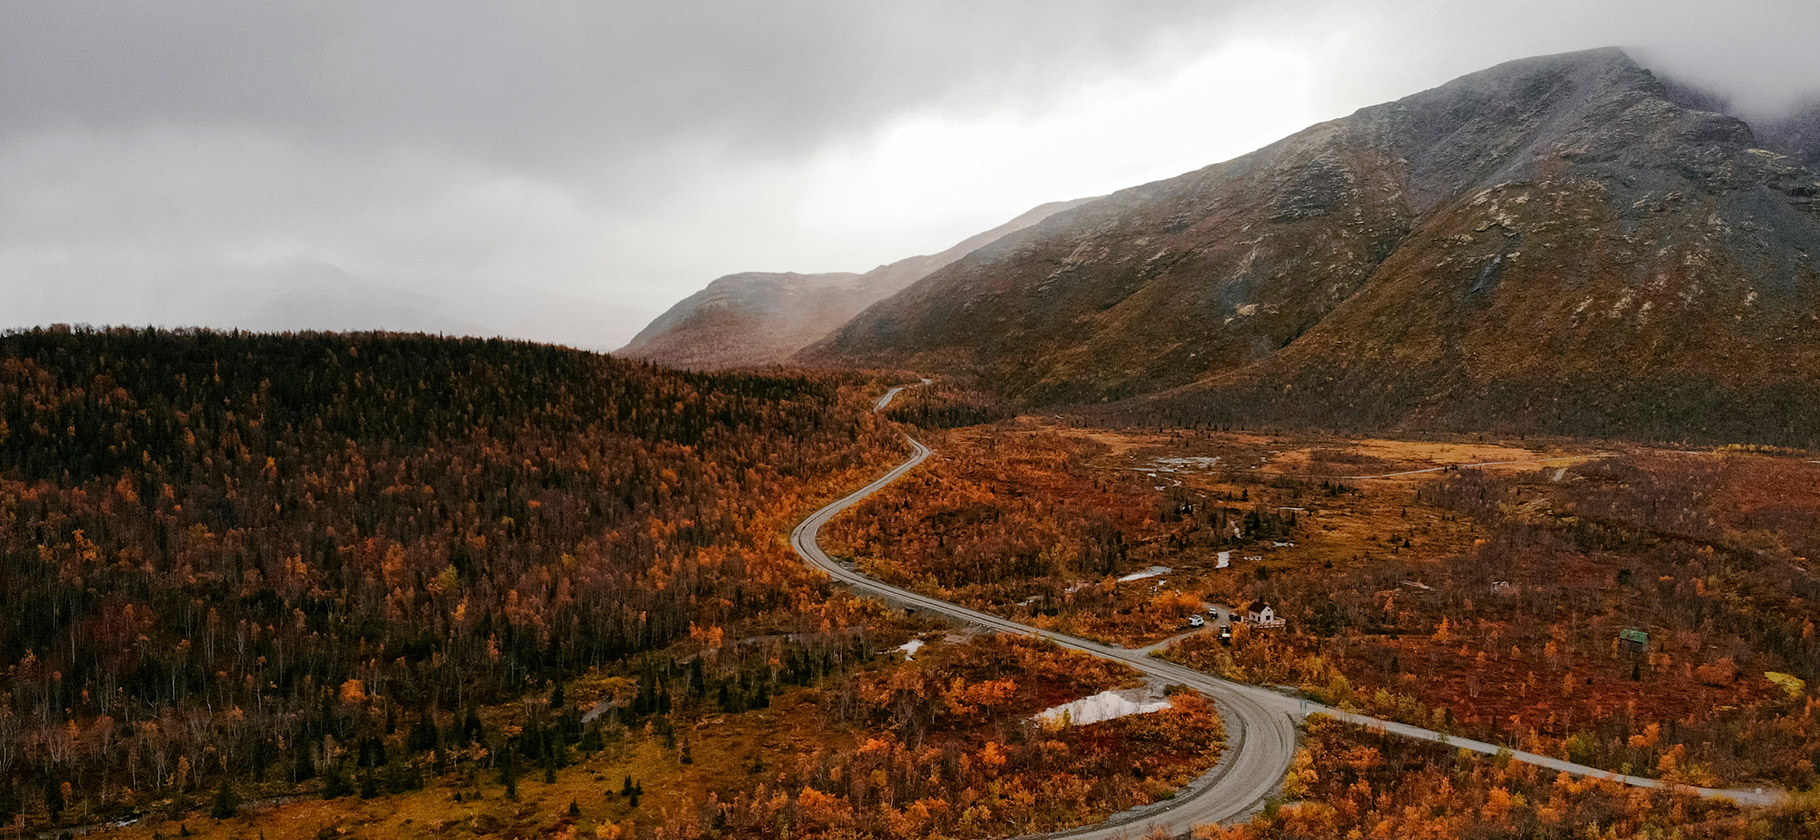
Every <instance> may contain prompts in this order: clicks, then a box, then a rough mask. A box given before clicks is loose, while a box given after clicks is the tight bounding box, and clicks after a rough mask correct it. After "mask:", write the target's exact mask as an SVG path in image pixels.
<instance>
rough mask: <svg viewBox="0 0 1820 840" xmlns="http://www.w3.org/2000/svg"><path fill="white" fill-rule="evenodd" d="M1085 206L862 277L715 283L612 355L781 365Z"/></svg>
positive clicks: (1037, 215)
mask: <svg viewBox="0 0 1820 840" xmlns="http://www.w3.org/2000/svg"><path fill="white" fill-rule="evenodd" d="M1083 201H1084V200H1080V201H1056V202H1050V203H1048V204H1043V205H1040V206H1037V207H1035V208H1032V209H1031V210H1028V211H1026V212H1024V213H1023V214H1021V215H1019V216H1018V217H1017V218H1015V219H1012V220H1011V221H1009V222H1006V223H1005V224H1002V225H999V226H998V227H995V228H993V229H991V230H988V231H985V232H983V233H979V234H976V235H974V236H971V237H968V238H967V239H965V240H962V241H961V242H960V243H958V244H956V245H954V246H953V247H951V248H949V249H947V250H945V251H942V252H940V253H937V254H929V255H925V256H917V257H909V258H907V259H902V260H898V261H897V262H894V263H889V264H887V265H881V266H879V267H877V268H874V269H872V270H871V271H868V272H866V273H865V274H852V273H846V272H837V273H830V274H798V273H795V272H765V271H753V272H743V273H739V274H729V275H726V276H724V277H720V278H716V279H715V280H714V281H712V282H710V283H709V284H708V285H707V287H706V288H704V289H702V290H701V291H699V292H696V293H695V294H693V295H690V296H689V297H687V298H684V299H683V300H682V301H681V302H679V303H677V304H676V305H675V306H672V307H671V308H670V309H669V310H668V311H666V312H664V313H663V314H662V315H659V316H658V317H657V318H656V319H655V320H653V321H652V322H651V323H650V324H649V325H647V326H646V327H645V328H644V329H643V330H641V331H639V333H638V335H636V336H634V337H633V339H632V341H631V342H630V343H628V344H627V345H626V346H625V347H623V348H621V349H620V350H618V351H617V352H618V353H619V354H620V355H624V356H630V357H634V358H641V359H649V360H652V361H657V362H661V363H664V364H668V365H673V366H677V367H690V368H704V369H714V368H729V367H748V366H755V365H765V364H777V363H781V362H784V361H786V360H787V359H789V358H790V356H791V354H793V353H795V352H797V351H798V350H800V349H802V348H803V347H805V346H808V345H809V344H810V343H811V342H813V341H815V340H816V339H819V338H821V337H823V336H825V335H827V334H828V333H829V332H831V331H833V330H834V329H835V328H836V327H839V326H840V325H841V324H843V323H845V322H846V321H847V320H848V319H849V318H852V317H853V316H854V315H856V314H858V313H859V312H860V310H862V309H864V308H866V306H868V305H870V304H872V303H873V302H875V301H878V300H880V299H882V298H884V297H886V296H888V295H891V294H893V293H896V292H897V291H899V290H901V289H903V288H904V287H905V286H908V285H910V284H911V283H914V282H916V281H917V280H920V279H922V278H923V277H924V276H926V275H928V274H929V273H930V272H932V271H935V270H936V269H939V268H941V267H942V266H945V265H947V264H949V263H951V262H954V261H955V260H957V259H960V258H961V257H963V256H966V255H967V254H968V253H971V252H972V251H974V250H975V249H977V248H980V247H983V246H985V245H987V244H990V243H991V242H993V241H995V240H997V239H999V238H1000V237H1003V236H1005V235H1006V234H1008V233H1011V232H1013V231H1017V230H1022V229H1023V228H1025V227H1028V226H1030V225H1033V224H1036V223H1037V222H1040V221H1042V220H1043V219H1045V218H1047V217H1048V216H1050V215H1051V214H1054V213H1056V212H1059V211H1061V210H1065V209H1068V208H1070V207H1074V206H1078V205H1079V204H1081V203H1083Z"/></svg>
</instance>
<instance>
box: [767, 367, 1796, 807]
mask: <svg viewBox="0 0 1820 840" xmlns="http://www.w3.org/2000/svg"><path fill="white" fill-rule="evenodd" d="M928 382H929V380H927V379H924V380H923V384H928ZM905 387H907V386H902V385H900V386H897V387H894V388H892V389H891V390H889V391H887V392H886V393H885V395H884V396H883V397H880V398H879V401H878V403H877V404H876V405H875V406H874V408H873V410H874V411H883V410H884V409H885V408H886V406H889V405H890V404H891V399H892V398H893V397H895V396H897V394H898V393H899V392H901V391H902V390H904V388H905ZM904 439H905V440H906V441H908V442H909V444H910V447H911V450H912V452H911V455H910V459H909V460H907V461H905V462H903V463H902V464H899V465H897V466H896V467H895V468H893V469H892V470H891V471H890V472H888V473H885V474H884V475H882V476H879V477H878V479H877V480H875V481H873V482H872V483H871V484H868V485H866V486H864V487H861V488H860V489H858V490H855V491H854V492H852V493H850V494H848V495H847V496H845V497H843V498H841V499H839V500H838V501H835V502H832V503H830V504H829V505H828V506H826V507H824V508H822V509H821V510H818V511H816V512H814V513H812V514H810V515H809V518H807V519H804V520H803V521H802V523H801V524H799V525H797V526H796V528H795V530H793V531H791V532H790V545H791V546H792V547H793V548H795V549H796V553H797V554H798V555H801V556H802V558H803V559H804V560H805V561H807V562H808V563H809V564H810V565H813V566H815V567H816V568H818V569H821V570H822V571H824V572H827V573H828V575H829V576H830V577H832V578H834V579H835V580H836V581H838V582H840V583H843V584H845V585H847V586H848V587H850V588H852V589H853V590H855V591H857V592H861V593H864V594H868V595H873V596H876V597H879V598H882V599H884V600H886V601H889V602H892V603H896V604H901V605H903V606H907V607H913V608H916V609H921V610H928V611H930V612H934V613H939V614H942V615H946V616H949V617H951V618H955V619H959V620H961V621H965V622H968V623H972V624H977V625H979V626H981V627H986V628H989V629H992V630H997V631H1000V632H1004V633H1017V634H1019V635H1025V636H1036V637H1039V638H1044V639H1049V640H1050V641H1053V642H1055V643H1056V644H1057V645H1059V646H1061V647H1064V648H1068V649H1070V650H1078V651H1081V652H1084V653H1088V654H1092V655H1094V656H1098V657H1100V658H1102V659H1110V660H1113V661H1115V662H1120V663H1123V664H1125V665H1129V666H1131V667H1132V668H1134V669H1136V670H1137V671H1139V672H1141V673H1143V674H1146V675H1148V676H1150V677H1153V678H1156V679H1159V680H1163V681H1165V682H1168V683H1176V684H1180V685H1185V686H1188V687H1190V688H1193V689H1195V690H1196V691H1199V692H1201V693H1203V694H1205V695H1207V696H1208V697H1209V698H1211V699H1212V700H1213V702H1214V704H1215V705H1216V707H1217V708H1218V709H1219V711H1220V716H1221V718H1222V721H1223V723H1224V724H1225V727H1226V749H1225V752H1224V753H1223V754H1222V755H1221V756H1220V760H1219V763H1218V764H1217V765H1216V766H1215V767H1214V768H1213V769H1212V770H1210V771H1208V772H1207V773H1206V774H1204V775H1202V776H1201V777H1200V778H1198V779H1196V780H1194V781H1193V782H1191V783H1190V784H1189V786H1188V788H1187V789H1185V790H1183V791H1182V792H1181V793H1180V794H1178V795H1177V796H1176V797H1175V798H1174V799H1170V800H1166V801H1164V802H1160V803H1156V804H1154V805H1151V806H1147V807H1145V808H1140V809H1134V810H1132V811H1127V812H1124V813H1121V814H1118V815H1115V816H1114V817H1113V818H1112V819H1111V820H1109V821H1107V822H1104V823H1100V824H1098V825H1092V826H1085V827H1082V828H1078V829H1073V830H1070V831H1063V832H1058V833H1055V834H1049V835H1044V836H1045V837H1052V838H1068V840H1118V839H1119V838H1133V837H1139V836H1142V835H1144V834H1146V833H1149V832H1150V831H1152V830H1154V829H1158V828H1161V829H1163V830H1164V831H1166V832H1168V833H1170V834H1172V835H1180V834H1185V833H1187V832H1189V831H1190V830H1192V829H1193V828H1194V827H1195V826H1197V825H1204V824H1207V823H1213V822H1227V821H1231V820H1235V819H1238V818H1240V817H1244V816H1247V815H1249V814H1250V813H1252V812H1253V811H1255V810H1257V809H1258V808H1259V807H1261V806H1262V805H1263V803H1264V800H1265V799H1266V798H1268V797H1269V796H1270V795H1271V794H1273V793H1275V792H1276V791H1277V789H1278V786H1279V784H1280V783H1281V781H1282V779H1283V775H1284V773H1286V772H1287V771H1288V769H1289V762H1290V759H1291V758H1292V757H1293V756H1294V754H1295V746H1296V727H1297V724H1298V723H1299V722H1300V721H1301V719H1303V718H1305V717H1307V716H1308V715H1311V714H1323V715H1327V716H1329V717H1332V718H1334V719H1336V720H1341V721H1344V722H1347V723H1352V724H1357V725H1360V726H1367V727H1372V728H1376V729H1380V730H1383V731H1385V732H1390V733H1393V734H1397V735H1402V736H1405V737H1410V738H1417V739H1421V740H1427V741H1436V742H1441V743H1445V744H1447V745H1449V746H1453V747H1457V748H1459V749H1464V750H1471V751H1473V752H1479V753H1484V754H1487V755H1495V754H1498V753H1500V752H1504V748H1502V747H1500V746H1498V745H1496V744H1489V743H1485V742H1483V741H1474V740H1470V739H1465V738H1454V737H1450V736H1447V735H1444V734H1442V733H1439V732H1434V731H1431V730H1427V729H1422V728H1419V727H1415V726H1409V725H1407V724H1401V723H1395V722H1391V721H1386V720H1381V719H1378V718H1372V717H1367V716H1365V715H1359V714H1353V713H1351V712H1344V711H1341V710H1339V709H1334V708H1331V707H1328V706H1323V705H1321V704H1319V703H1311V702H1308V701H1305V700H1300V699H1297V698H1293V697H1289V696H1287V695H1285V694H1281V693H1278V692H1275V691H1270V690H1268V689H1263V688H1259V687H1257V686H1250V685H1244V684H1242V683H1235V682H1231V681H1229V680H1223V679H1220V678H1218V677H1213V676H1210V675H1207V674H1204V673H1201V672H1199V671H1195V670H1192V669H1189V668H1185V667H1182V666H1180V665H1176V664H1174V663H1171V662H1164V661H1162V660H1159V659H1153V658H1151V657H1150V656H1148V655H1147V654H1145V653H1144V652H1142V651H1138V650H1130V649H1126V648H1118V647H1109V646H1107V645H1102V644H1099V643H1097V642H1090V641H1087V640H1085V639H1080V638H1076V637H1074V636H1069V635H1065V634H1062V633H1056V632H1053V631H1049V630H1043V629H1040V628H1037V627H1032V626H1030V625H1028V624H1021V623H1019V622H1016V621H1012V620H1010V619H1006V618H1001V617H999V616H996V615H992V614H990V613H984V612H980V611H978V610H973V609H969V608H967V607H963V606H960V605H959V604H953V603H949V602H947V601H943V600H941V599H938V598H931V597H929V596H927V595H920V594H918V593H915V592H911V591H910V590H907V589H900V588H898V587H895V586H891V585H889V584H886V583H881V582H879V581H876V580H873V579H872V578H869V577H867V576H865V575H863V574H860V573H859V572H857V571H854V570H853V569H850V568H848V567H846V566H844V565H842V564H841V563H839V562H837V561H836V560H834V558H832V557H829V556H828V554H827V552H825V551H823V550H822V548H821V546H820V545H818V544H817V542H816V536H817V534H819V533H820V531H821V528H822V526H823V525H825V524H827V523H828V521H829V520H830V519H833V518H834V517H835V516H836V515H838V514H839V513H840V512H841V511H844V510H846V509H847V508H850V507H852V506H854V505H855V504H858V503H859V502H860V501H862V500H864V499H865V498H866V497H867V496H870V495H872V494H873V493H876V492H878V491H879V490H881V489H883V488H884V487H885V486H886V485H888V484H890V483H891V482H893V481H896V480H897V479H898V478H900V477H902V476H903V475H904V474H905V473H908V472H909V471H911V470H913V469H915V468H916V467H917V465H918V464H921V463H922V462H923V460H924V459H926V458H928V457H929V447H927V446H924V445H923V444H922V442H921V441H918V440H916V439H915V438H912V437H910V436H908V435H905V436H904ZM1508 754H1509V755H1510V757H1511V758H1512V759H1513V760H1516V761H1523V762H1528V763H1530V764H1535V765H1538V766H1541V767H1546V768H1549V769H1553V770H1559V771H1562V772H1566V773H1571V774H1573V775H1577V776H1596V777H1599V778H1604V779H1609V780H1612V781H1617V782H1622V783H1624V784H1629V785H1636V786H1639V787H1661V786H1663V785H1662V783H1661V782H1659V781H1657V780H1655V779H1645V778H1640V777H1635V776H1622V775H1619V774H1616V773H1610V772H1606V771H1604V770H1600V769H1598V768H1595V767H1587V766H1585V765H1580V764H1573V763H1570V762H1567V761H1562V760H1560V759H1557V758H1552V757H1550V756H1545V755H1538V754H1535V753H1527V752H1521V751H1513V752H1509V753H1508ZM1691 790H1693V791H1694V792H1697V793H1699V794H1700V795H1702V796H1708V797H1722V798H1727V799H1732V800H1735V801H1737V802H1739V803H1741V804H1746V805H1768V804H1773V803H1774V802H1776V801H1777V800H1778V799H1779V798H1780V797H1781V794H1780V793H1779V792H1766V791H1763V790H1761V789H1758V790H1716V789H1712V788H1691Z"/></svg>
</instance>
